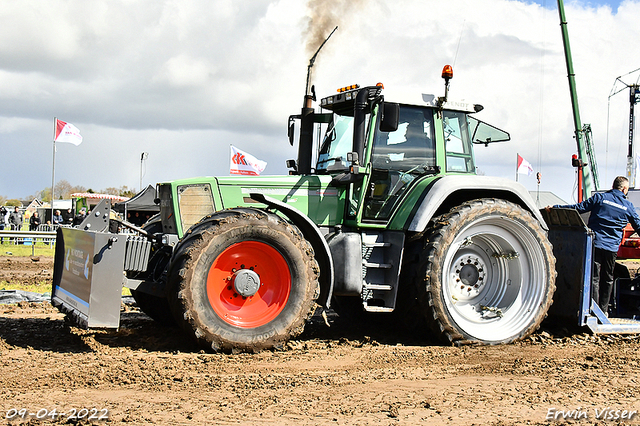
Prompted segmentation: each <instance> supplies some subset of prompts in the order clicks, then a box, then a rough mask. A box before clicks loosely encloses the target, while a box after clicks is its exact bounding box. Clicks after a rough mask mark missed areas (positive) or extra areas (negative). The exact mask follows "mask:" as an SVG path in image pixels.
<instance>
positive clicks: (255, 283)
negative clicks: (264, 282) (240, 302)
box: [232, 269, 260, 297]
mask: <svg viewBox="0 0 640 426" xmlns="http://www.w3.org/2000/svg"><path fill="white" fill-rule="evenodd" d="M232 279H233V287H234V288H235V290H236V292H237V293H238V294H239V295H241V296H244V297H251V296H253V295H254V294H256V293H257V292H258V289H259V288H260V276H259V275H258V274H257V273H255V272H254V271H252V270H250V269H240V270H239V271H237V272H236V273H235V274H234V275H233V278H232Z"/></svg>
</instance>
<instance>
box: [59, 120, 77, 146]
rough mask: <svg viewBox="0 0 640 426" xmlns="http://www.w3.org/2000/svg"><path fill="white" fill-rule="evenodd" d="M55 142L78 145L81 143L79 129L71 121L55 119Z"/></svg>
mask: <svg viewBox="0 0 640 426" xmlns="http://www.w3.org/2000/svg"><path fill="white" fill-rule="evenodd" d="M54 140H55V141H56V142H67V143H72V144H74V145H75V146H78V145H80V144H81V143H82V135H81V134H80V130H78V128H77V127H76V126H74V125H73V124H71V123H65V122H64V121H61V120H58V119H56V137H55V139H54Z"/></svg>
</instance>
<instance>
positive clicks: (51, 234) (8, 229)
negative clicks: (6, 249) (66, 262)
mask: <svg viewBox="0 0 640 426" xmlns="http://www.w3.org/2000/svg"><path fill="white" fill-rule="evenodd" d="M60 226H65V225H40V226H38V228H37V229H36V230H35V231H28V230H27V229H29V225H28V224H24V225H22V226H21V227H20V229H16V226H15V225H5V228H4V229H0V243H1V244H23V245H35V244H37V243H38V242H40V243H43V244H45V245H48V246H49V247H50V248H53V247H54V246H55V242H56V231H57V229H58V228H59V227H60Z"/></svg>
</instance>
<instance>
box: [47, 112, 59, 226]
mask: <svg viewBox="0 0 640 426" xmlns="http://www.w3.org/2000/svg"><path fill="white" fill-rule="evenodd" d="M57 122H58V117H53V167H52V172H51V224H53V200H54V199H55V190H54V188H55V185H56V124H57ZM45 223H46V222H45Z"/></svg>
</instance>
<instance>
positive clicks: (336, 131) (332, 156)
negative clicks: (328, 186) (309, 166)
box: [316, 114, 353, 173]
mask: <svg viewBox="0 0 640 426" xmlns="http://www.w3.org/2000/svg"><path fill="white" fill-rule="evenodd" d="M352 141H353V117H347V116H344V115H337V114H334V115H333V119H332V120H331V122H330V123H329V126H328V127H327V132H326V133H325V135H324V140H323V141H322V146H321V147H320V152H319V153H318V163H317V165H316V172H319V173H321V172H328V171H331V170H346V169H347V168H348V165H347V152H349V151H351V149H352V148H351V147H352Z"/></svg>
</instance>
